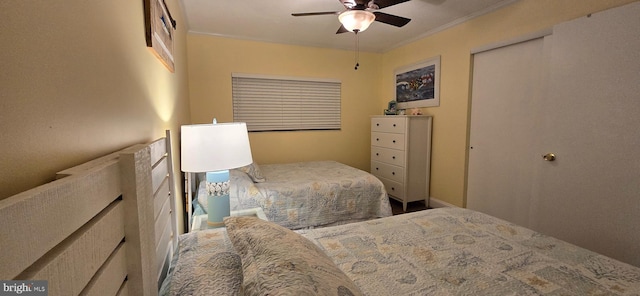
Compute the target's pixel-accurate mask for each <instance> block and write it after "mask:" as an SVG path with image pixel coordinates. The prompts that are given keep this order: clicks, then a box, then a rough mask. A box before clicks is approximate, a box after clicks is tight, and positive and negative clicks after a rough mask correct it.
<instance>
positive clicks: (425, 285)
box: [302, 208, 640, 295]
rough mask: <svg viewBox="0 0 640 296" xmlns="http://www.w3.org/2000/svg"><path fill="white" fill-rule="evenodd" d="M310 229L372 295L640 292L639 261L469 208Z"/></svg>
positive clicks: (309, 233)
mask: <svg viewBox="0 0 640 296" xmlns="http://www.w3.org/2000/svg"><path fill="white" fill-rule="evenodd" d="M302 233H303V234H304V236H306V237H307V238H308V239H310V240H312V241H313V242H314V243H316V245H318V246H320V247H321V248H322V249H323V250H324V251H325V252H326V253H327V254H328V255H329V256H330V257H331V258H332V259H333V261H334V262H335V263H336V264H337V265H338V266H339V267H340V268H341V269H342V270H343V271H344V272H345V273H346V274H347V275H348V276H349V277H350V278H351V279H352V280H353V281H354V282H355V283H356V284H357V285H358V286H359V287H360V288H361V289H362V291H363V292H365V294H368V295H639V293H640V269H639V268H636V267H633V266H631V265H628V264H625V263H621V262H619V261H616V260H614V259H611V258H608V257H605V256H602V255H599V254H597V253H594V252H591V251H588V250H586V249H582V248H579V247H577V246H575V245H572V244H569V243H567V242H564V241H561V240H558V239H555V238H552V237H549V236H545V235H543V234H540V233H537V232H535V231H532V230H529V229H527V228H523V227H520V226H517V225H514V224H511V223H509V222H506V221H503V220H500V219H497V218H494V217H492V216H489V215H486V214H482V213H479V212H475V211H471V210H467V209H460V208H446V209H436V210H427V211H422V212H417V213H411V214H405V215H399V216H394V217H390V218H387V219H379V220H372V221H367V222H363V223H357V224H353V225H343V226H337V227H332V228H326V229H315V230H313V231H306V232H305V231H302Z"/></svg>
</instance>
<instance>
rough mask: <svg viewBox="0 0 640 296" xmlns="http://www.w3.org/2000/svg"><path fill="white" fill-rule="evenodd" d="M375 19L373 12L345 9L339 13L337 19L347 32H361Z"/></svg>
mask: <svg viewBox="0 0 640 296" xmlns="http://www.w3.org/2000/svg"><path fill="white" fill-rule="evenodd" d="M375 19H376V16H375V14H373V13H372V12H369V11H366V10H347V11H343V12H342V13H340V15H339V16H338V20H340V23H342V25H343V26H344V28H345V29H347V30H348V31H349V32H362V31H364V30H366V29H367V28H368V27H369V25H371V23H373V21H374V20H375Z"/></svg>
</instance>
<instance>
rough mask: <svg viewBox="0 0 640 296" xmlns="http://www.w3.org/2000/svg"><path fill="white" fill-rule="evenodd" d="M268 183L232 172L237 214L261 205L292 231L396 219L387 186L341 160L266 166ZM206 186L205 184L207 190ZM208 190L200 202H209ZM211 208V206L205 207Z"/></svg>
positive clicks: (233, 205) (271, 218) (233, 207)
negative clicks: (239, 211)
mask: <svg viewBox="0 0 640 296" xmlns="http://www.w3.org/2000/svg"><path fill="white" fill-rule="evenodd" d="M260 170H261V171H262V174H263V175H264V176H265V178H266V180H267V181H266V182H262V183H254V182H253V181H252V180H251V179H250V178H249V176H248V175H247V174H245V173H243V172H241V171H239V170H231V171H230V179H231V188H230V194H229V195H230V203H231V210H232V211H234V210H241V209H250V208H255V207H261V208H262V209H263V210H264V213H265V214H266V216H267V218H268V219H269V221H272V222H274V223H277V224H279V225H282V226H284V227H287V228H289V229H303V228H314V227H320V226H323V227H324V226H330V225H339V224H345V223H351V222H357V221H363V220H369V219H374V218H380V217H387V216H391V206H390V204H389V199H388V197H387V192H386V190H385V189H384V185H383V184H382V182H381V181H380V180H379V179H377V178H376V177H375V176H373V175H372V174H369V173H368V172H365V171H362V170H359V169H357V168H354V167H350V166H347V165H344V164H342V163H339V162H335V161H312V162H299V163H288V164H267V165H260ZM201 187H202V186H201ZM203 192H204V189H200V190H199V193H198V196H199V201H200V202H201V203H204V202H205V201H206V198H200V197H202V196H203ZM204 208H205V209H206V205H204Z"/></svg>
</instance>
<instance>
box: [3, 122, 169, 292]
mask: <svg viewBox="0 0 640 296" xmlns="http://www.w3.org/2000/svg"><path fill="white" fill-rule="evenodd" d="M170 143H171V140H170V133H169V131H167V134H166V137H163V138H160V139H158V140H156V141H153V142H151V143H145V144H138V145H134V146H131V147H128V148H126V149H123V150H120V151H116V152H114V153H111V154H109V155H106V156H104V157H100V158H98V159H95V160H92V161H89V162H87V163H84V164H81V165H78V166H75V167H72V168H69V169H66V170H64V171H61V172H59V173H58V174H57V175H56V177H57V179H56V180H55V181H53V182H50V183H47V184H44V185H42V186H38V187H36V188H33V189H30V190H28V191H25V192H22V193H19V194H17V195H14V196H12V197H9V198H6V199H3V200H0V225H2V227H0V279H2V280H12V281H22V282H21V283H24V284H25V286H29V287H37V288H44V289H45V291H47V292H46V293H47V294H46V295H65V296H66V295H157V294H158V287H159V284H160V283H162V281H163V280H164V278H165V276H166V274H167V270H168V267H169V262H170V259H171V258H172V256H173V253H174V250H175V247H176V245H177V242H178V233H179V232H178V230H177V229H176V225H177V219H176V215H175V214H176V208H175V202H174V197H173V194H172V192H175V191H174V189H173V186H172V185H173V184H174V183H173V176H172V174H171V172H172V171H173V170H172V166H171V150H170ZM52 177H53V176H52ZM14 283H17V282H14ZM9 284H10V285H11V282H9ZM43 285H44V286H43ZM34 293H37V292H35V291H34ZM30 295H35V294H33V293H30ZM37 295H41V294H37ZM42 295H44V294H42Z"/></svg>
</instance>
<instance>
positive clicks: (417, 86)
mask: <svg viewBox="0 0 640 296" xmlns="http://www.w3.org/2000/svg"><path fill="white" fill-rule="evenodd" d="M395 83H396V101H397V102H398V108H399V109H411V108H416V107H436V106H439V105H440V56H437V57H434V58H430V59H428V60H425V61H422V62H420V63H417V64H414V65H411V66H405V67H402V68H398V69H397V70H396V71H395Z"/></svg>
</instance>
